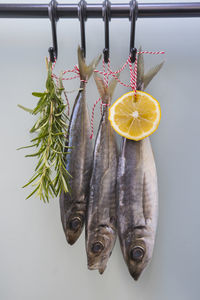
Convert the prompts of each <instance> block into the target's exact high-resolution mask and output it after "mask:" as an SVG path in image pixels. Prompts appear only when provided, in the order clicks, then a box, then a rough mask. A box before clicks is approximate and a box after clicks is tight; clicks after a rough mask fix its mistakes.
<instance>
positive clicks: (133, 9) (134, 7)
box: [129, 0, 138, 63]
mask: <svg viewBox="0 0 200 300" xmlns="http://www.w3.org/2000/svg"><path fill="white" fill-rule="evenodd" d="M137 12H138V3H137V1H136V0H131V1H130V17H129V20H130V21H131V36H130V59H131V62H132V63H134V62H135V58H136V54H137V49H136V48H135V25H136V20H137Z"/></svg>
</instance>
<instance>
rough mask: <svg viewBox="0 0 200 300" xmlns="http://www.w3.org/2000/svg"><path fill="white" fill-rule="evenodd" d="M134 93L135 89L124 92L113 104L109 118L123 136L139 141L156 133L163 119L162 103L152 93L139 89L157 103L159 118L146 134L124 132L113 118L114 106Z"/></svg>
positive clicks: (114, 127)
mask: <svg viewBox="0 0 200 300" xmlns="http://www.w3.org/2000/svg"><path fill="white" fill-rule="evenodd" d="M133 93H134V92H133V91H131V92H128V93H126V94H124V95H123V96H121V97H120V98H118V100H117V101H115V102H114V103H113V105H112V106H111V107H110V108H109V117H108V119H109V120H110V122H111V126H112V127H113V129H114V130H115V131H116V132H117V133H118V134H119V135H121V136H123V137H125V138H127V139H130V140H134V141H139V140H142V139H144V138H145V137H148V136H150V135H151V134H152V133H154V132H155V131H156V130H157V128H158V126H159V124H160V119H161V109H160V104H159V102H158V101H157V100H156V99H155V98H154V97H152V96H151V95H150V94H148V93H146V92H141V91H137V93H138V94H140V93H144V94H146V95H147V96H148V98H149V99H150V100H151V101H152V102H154V103H155V104H156V112H157V118H156V120H155V121H154V122H153V124H154V126H152V128H151V129H150V130H149V131H147V132H144V134H142V135H140V136H133V135H130V134H128V133H124V132H123V131H121V130H120V129H119V127H118V126H117V125H116V123H115V122H114V119H113V118H114V108H115V106H116V105H117V104H118V103H119V102H121V101H122V100H123V98H126V97H127V95H129V94H133Z"/></svg>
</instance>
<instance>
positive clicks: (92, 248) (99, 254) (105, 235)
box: [86, 74, 118, 274]
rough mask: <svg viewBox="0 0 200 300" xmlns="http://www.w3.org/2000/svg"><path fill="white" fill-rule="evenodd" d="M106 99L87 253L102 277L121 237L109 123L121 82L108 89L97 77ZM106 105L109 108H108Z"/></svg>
mask: <svg viewBox="0 0 200 300" xmlns="http://www.w3.org/2000/svg"><path fill="white" fill-rule="evenodd" d="M94 78H95V81H96V84H97V88H98V90H99V93H100V95H101V97H102V102H103V115H102V118H101V121H100V125H99V129H98V133H97V137H96V143H95V149H94V157H93V170H92V177H91V181H90V195H89V200H88V209H87V219H86V251H87V259H88V268H89V269H90V270H95V269H98V270H99V273H100V274H102V273H103V272H104V270H105V268H106V265H107V261H108V259H109V257H110V255H111V253H112V249H113V247H114V244H115V240H116V235H117V228H116V227H117V226H116V178H117V161H118V152H117V144H116V140H115V134H114V131H113V129H112V127H111V125H110V121H109V120H108V107H107V105H109V104H110V101H111V98H112V95H113V92H114V89H115V86H116V84H117V81H116V80H115V79H112V81H111V82H110V85H109V86H108V87H106V86H105V85H104V82H103V80H102V78H101V77H100V76H99V75H96V74H95V75H94ZM104 104H105V105H104Z"/></svg>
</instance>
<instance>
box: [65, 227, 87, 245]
mask: <svg viewBox="0 0 200 300" xmlns="http://www.w3.org/2000/svg"><path fill="white" fill-rule="evenodd" d="M82 229H83V227H82V228H80V229H79V230H78V231H77V232H73V231H71V230H68V229H67V230H66V231H65V237H66V240H67V242H68V244H69V245H73V244H74V243H75V242H76V241H77V240H78V238H79V237H80V235H81V233H82Z"/></svg>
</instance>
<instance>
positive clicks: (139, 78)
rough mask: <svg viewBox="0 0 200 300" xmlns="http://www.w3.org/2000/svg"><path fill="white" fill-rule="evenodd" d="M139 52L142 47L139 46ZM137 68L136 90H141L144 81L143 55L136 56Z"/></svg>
mask: <svg viewBox="0 0 200 300" xmlns="http://www.w3.org/2000/svg"><path fill="white" fill-rule="evenodd" d="M139 52H142V47H141V46H140V48H139ZM137 59H138V61H137V63H138V67H137V89H138V90H141V85H142V83H143V81H144V55H143V54H141V53H139V54H138V58H137Z"/></svg>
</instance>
